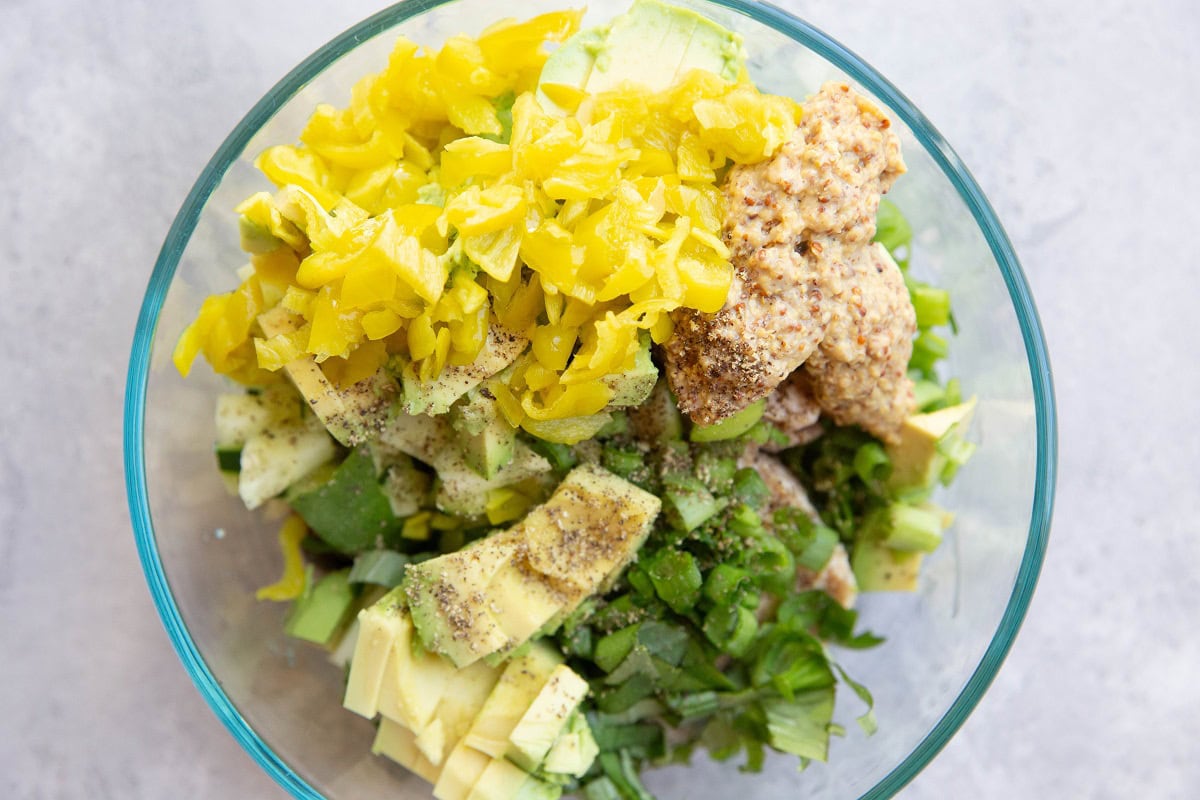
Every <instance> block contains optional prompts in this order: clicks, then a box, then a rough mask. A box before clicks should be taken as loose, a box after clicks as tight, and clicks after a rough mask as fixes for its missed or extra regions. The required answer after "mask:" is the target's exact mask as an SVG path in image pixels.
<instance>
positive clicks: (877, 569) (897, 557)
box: [850, 540, 925, 592]
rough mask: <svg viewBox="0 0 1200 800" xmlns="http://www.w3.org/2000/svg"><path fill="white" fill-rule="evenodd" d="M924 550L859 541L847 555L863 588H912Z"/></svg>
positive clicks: (886, 590)
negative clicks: (904, 548)
mask: <svg viewBox="0 0 1200 800" xmlns="http://www.w3.org/2000/svg"><path fill="white" fill-rule="evenodd" d="M924 557H925V554H924V553H918V552H902V551H899V550H893V549H891V548H890V547H888V546H887V545H885V544H883V543H882V542H877V541H873V540H865V541H860V542H858V543H857V544H856V545H855V546H854V555H853V556H851V558H850V563H851V568H852V569H853V570H854V579H855V581H856V582H857V583H858V588H859V591H863V592H915V591H916V590H917V578H918V576H919V575H920V572H921V559H923V558H924Z"/></svg>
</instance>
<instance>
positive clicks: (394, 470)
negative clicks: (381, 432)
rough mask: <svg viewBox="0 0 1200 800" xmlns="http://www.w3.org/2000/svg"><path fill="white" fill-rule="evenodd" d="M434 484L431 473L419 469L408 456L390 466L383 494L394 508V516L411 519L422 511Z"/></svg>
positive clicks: (384, 482)
mask: <svg viewBox="0 0 1200 800" xmlns="http://www.w3.org/2000/svg"><path fill="white" fill-rule="evenodd" d="M432 483H433V481H432V479H431V478H430V477H429V473H427V472H424V471H423V470H420V469H417V467H416V466H414V465H413V463H412V459H411V458H409V457H408V456H404V457H403V458H402V459H397V460H394V461H393V463H391V464H389V465H388V467H387V473H386V477H385V478H384V481H383V493H384V495H386V496H387V499H388V503H389V504H390V505H391V507H392V514H393V515H394V516H396V517H411V516H412V515H413V514H416V513H417V512H418V511H420V510H421V507H422V506H424V505H425V501H426V500H427V499H428V495H429V488H430V485H431V484H432Z"/></svg>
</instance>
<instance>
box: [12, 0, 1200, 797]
mask: <svg viewBox="0 0 1200 800" xmlns="http://www.w3.org/2000/svg"><path fill="white" fill-rule="evenodd" d="M783 5H785V6H786V7H788V8H789V9H790V10H792V11H795V12H797V13H799V14H800V15H802V16H804V17H807V18H808V19H809V20H811V21H812V22H814V23H815V24H817V25H818V26H819V27H822V28H824V29H825V30H826V31H828V32H829V33H831V34H832V35H833V36H835V37H836V38H838V39H840V40H841V41H842V42H844V43H845V44H847V45H848V46H849V47H850V48H851V49H853V50H855V51H857V52H858V53H860V54H861V55H863V56H864V57H865V58H866V59H867V60H868V61H869V62H871V63H872V64H874V65H875V66H876V67H878V68H879V69H880V70H881V71H882V72H883V73H884V74H885V75H887V76H889V77H890V78H891V79H892V81H893V82H895V83H896V84H897V85H898V86H899V87H900V88H901V89H902V90H903V91H904V92H906V93H907V94H908V96H909V97H910V98H912V100H913V101H914V102H915V103H916V104H917V106H918V107H920V108H921V109H923V110H924V111H925V113H926V114H927V115H928V117H929V118H930V119H931V120H933V122H934V124H935V125H937V126H938V127H939V128H940V129H941V131H942V132H943V133H944V134H945V135H946V137H947V139H948V140H949V141H950V142H951V143H952V144H953V146H954V147H955V148H956V149H957V150H958V152H959V153H960V154H961V155H962V157H963V159H964V161H965V162H966V163H967V165H968V166H969V167H970V168H971V169H972V171H973V172H974V174H975V176H976V177H977V178H978V180H979V182H980V184H982V186H983V188H984V190H985V191H986V192H987V194H988V195H989V197H990V198H991V200H992V203H993V204H994V205H995V207H996V209H997V211H998V212H999V215H1000V218H1001V219H1002V220H1003V222H1004V224H1005V225H1006V226H1007V229H1008V232H1009V233H1010V235H1011V236H1012V238H1013V240H1014V242H1015V245H1016V248H1017V251H1018V253H1019V254H1020V256H1021V258H1022V260H1023V262H1024V265H1025V269H1026V271H1027V273H1028V276H1029V280H1030V282H1031V284H1032V286H1033V289H1034V293H1035V296H1036V298H1037V301H1038V305H1039V308H1040V310H1041V314H1042V319H1043V321H1044V323H1045V326H1046V331H1047V336H1048V339H1049V343H1050V349H1051V354H1052V357H1053V363H1054V367H1055V377H1056V381H1057V390H1058V399H1059V413H1060V420H1061V446H1062V456H1061V464H1060V465H1061V479H1060V481H1059V494H1058V506H1057V508H1058V510H1057V514H1056V519H1055V526H1054V530H1053V535H1052V538H1051V545H1050V552H1049V557H1048V560H1047V562H1046V567H1045V570H1044V573H1043V577H1042V581H1041V585H1040V587H1039V589H1038V592H1037V595H1036V597H1035V600H1034V603H1033V606H1032V608H1031V609H1030V614H1029V618H1028V621H1027V622H1026V624H1025V627H1024V629H1023V631H1022V633H1021V635H1020V637H1019V638H1018V640H1017V642H1016V645H1015V647H1014V649H1013V651H1012V654H1011V656H1010V657H1009V660H1008V662H1007V664H1006V665H1005V667H1004V669H1003V670H1002V671H1001V673H1000V675H999V677H998V679H997V680H996V682H995V684H994V686H993V687H992V689H991V691H990V692H989V693H988V695H987V696H986V697H985V698H984V700H983V702H982V703H981V704H980V706H979V708H978V710H977V711H976V712H975V713H974V715H973V716H972V717H971V718H970V720H969V721H968V722H967V723H966V725H965V726H964V727H963V729H962V731H961V732H960V733H959V734H958V735H957V736H956V737H955V738H954V739H953V740H952V741H951V743H950V744H949V746H947V747H946V749H945V751H944V752H943V753H942V754H941V756H940V757H939V758H937V759H936V760H935V761H934V762H933V764H932V765H931V766H929V767H928V768H927V769H926V770H925V771H924V772H923V773H922V774H921V775H920V776H919V777H918V778H917V779H916V780H915V781H914V782H913V783H912V784H911V785H910V787H909V788H908V789H906V790H905V791H904V792H903V794H902V796H903V797H904V798H906V800H925V799H927V798H946V797H951V798H959V797H971V798H979V799H980V800H1008V799H1009V798H1060V797H1087V798H1125V797H1135V796H1136V797H1146V798H1194V797H1200V759H1197V758H1196V756H1197V755H1198V754H1200V745H1198V744H1197V742H1200V713H1198V712H1200V688H1198V686H1200V682H1198V681H1197V672H1198V670H1200V643H1198V642H1200V637H1198V636H1197V635H1196V631H1195V623H1196V622H1197V621H1198V619H1200V614H1198V613H1197V609H1198V607H1200V606H1198V603H1197V595H1198V594H1200V568H1198V567H1197V564H1198V563H1200V525H1198V524H1197V520H1198V519H1200V500H1198V499H1197V498H1198V492H1197V486H1196V476H1197V475H1198V474H1200V471H1198V470H1197V466H1196V462H1197V458H1198V457H1200V444H1198V442H1197V436H1196V433H1195V430H1196V415H1197V412H1198V411H1200V409H1198V404H1197V400H1196V398H1197V394H1198V392H1200V378H1198V374H1200V370H1198V368H1197V363H1196V358H1197V350H1198V349H1200V347H1198V346H1200V336H1198V334H1197V308H1196V306H1197V305H1200V303H1198V301H1200V290H1198V289H1197V283H1196V277H1195V275H1196V272H1197V269H1198V264H1197V261H1198V259H1197V258H1196V256H1195V253H1196V247H1195V245H1194V244H1192V239H1193V238H1194V237H1195V234H1196V232H1197V229H1198V228H1200V215H1198V214H1197V203H1196V199H1195V187H1196V186H1197V185H1198V184H1200V170H1198V168H1197V158H1198V155H1200V151H1198V149H1197V146H1196V144H1197V139H1198V136H1197V127H1198V123H1200V113H1198V112H1197V103H1198V102H1200V91H1198V90H1200V50H1198V49H1197V42H1198V41H1200V11H1198V10H1197V6H1196V5H1195V4H1194V3H1193V2H1192V1H1191V0H1159V2H1153V0H1152V1H1151V2H1145V3H1142V2H1119V1H1115V0H1086V2H1085V1H1084V0H1016V1H1015V2H995V3H991V4H984V3H973V2H972V3H964V2H962V1H961V0H908V1H907V2H904V3H896V2H893V1H892V0H860V2H857V3H846V2H833V1H832V0H808V1H807V2H788V3H783ZM284 9H285V6H284V4H279V3H265V2H246V1H245V0H241V1H240V2H235V0H208V1H206V2H203V3H162V2H149V1H148V0H121V2H116V1H115V0H114V1H112V2H83V1H82V0H79V1H73V0H39V1H38V2H33V0H0V225H3V229H2V230H0V380H2V381H3V387H4V388H3V391H2V392H0V796H3V797H5V798H9V797H16V798H58V797H71V798H74V797H79V798H84V797H87V798H95V799H96V800H100V798H109V797H112V798H116V797H120V798H129V799H130V800H132V799H134V798H158V797H181V798H182V797H239V798H240V797H264V798H278V797H281V796H282V791H281V790H279V789H278V788H277V787H276V786H275V785H274V784H273V783H272V782H271V781H270V780H269V779H268V778H267V777H266V776H265V775H264V774H263V773H262V772H261V771H260V770H259V768H258V767H256V766H255V765H254V764H253V763H252V762H251V760H250V758H249V757H248V756H247V755H246V754H245V753H243V752H242V751H241V750H240V748H239V747H238V746H237V745H236V744H235V743H234V741H233V739H232V738H231V737H230V736H229V735H228V734H227V733H226V732H225V731H224V729H223V728H222V727H221V726H220V724H219V723H218V722H217V720H216V719H215V718H214V716H213V715H212V714H211V713H210V712H209V711H208V709H207V708H206V707H205V706H204V703H203V701H202V700H201V699H200V697H199V695H198V694H197V693H196V691H195V690H194V689H193V687H192V685H191V683H190V681H189V680H188V678H187V676H186V675H185V673H184V671H183V669H182V667H181V666H180V665H179V663H178V662H177V660H176V658H175V656H174V654H173V653H172V651H171V648H170V646H169V644H168V641H167V637H166V634H165V633H164V631H163V629H162V626H161V625H160V623H159V621H158V618H157V616H156V615H155V612H154V609H153V607H152V605H151V601H150V596H149V593H148V591H147V589H146V587H145V585H144V582H143V579H142V575H141V570H140V568H139V566H138V563H137V558H136V554H135V550H134V545H133V538H132V536H131V534H130V530H129V522H128V517H127V512H126V509H125V501H124V489H123V484H122V478H121V456H120V440H121V431H120V419H121V404H122V389H123V381H124V372H125V365H126V359H127V354H128V349H129V344H130V340H131V337H132V334H133V323H134V318H135V315H136V311H137V308H138V304H139V303H140V300H141V294H142V291H143V289H144V287H145V282H146V279H147V277H148V274H149V271H150V267H151V265H152V263H153V261H154V257H155V255H156V253H157V250H158V247H159V245H160V243H161V241H162V239H163V237H164V236H165V234H166V230H167V227H168V225H169V224H170V221H171V219H172V217H173V215H174V214H175V211H176V210H177V209H178V207H179V205H180V203H181V202H182V200H183V198H184V195H185V194H186V192H187V190H188V188H189V187H190V186H191V184H192V182H193V180H194V179H195V178H196V176H197V175H198V173H199V171H200V169H201V167H202V166H203V164H204V163H205V161H206V160H207V159H208V157H209V155H210V154H211V153H212V152H213V150H214V149H215V148H216V147H217V145H218V144H219V143H220V142H221V140H222V139H223V138H224V137H225V135H226V134H227V133H228V132H229V131H230V129H231V128H232V127H233V126H234V125H235V124H236V122H237V121H238V119H239V118H240V117H241V116H242V115H243V114H244V113H245V112H246V111H247V110H248V109H249V108H250V106H251V105H252V104H253V103H254V101H255V100H256V99H257V98H258V97H259V96H260V95H261V94H262V93H263V92H264V91H265V90H266V89H267V88H269V87H270V86H271V85H272V84H273V83H274V82H275V81H276V80H278V79H279V78H280V77H282V76H283V74H284V73H285V72H286V71H287V70H288V69H289V68H290V67H291V66H292V65H293V64H295V63H296V62H297V61H298V60H299V59H301V58H302V57H303V56H305V55H306V54H308V53H309V52H310V51H312V50H313V49H314V48H316V47H317V46H318V45H320V44H322V43H323V42H325V41H326V40H327V39H329V38H330V37H331V36H332V35H333V34H334V33H336V32H338V31H340V30H342V29H343V28H345V27H347V26H348V25H350V24H351V23H353V22H355V21H357V20H358V19H360V18H362V17H364V16H366V15H368V14H369V13H371V12H373V11H375V10H377V5H376V3H373V2H370V0H345V1H344V2H340V3H328V2H324V3H319V2H313V1H312V0H293V1H292V2H290V3H288V4H286V10H284Z"/></svg>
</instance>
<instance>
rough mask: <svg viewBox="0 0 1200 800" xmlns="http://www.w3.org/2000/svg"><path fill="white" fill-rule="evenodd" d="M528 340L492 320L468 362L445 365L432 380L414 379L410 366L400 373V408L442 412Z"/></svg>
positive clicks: (513, 357) (508, 361) (502, 365)
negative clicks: (456, 365)
mask: <svg viewBox="0 0 1200 800" xmlns="http://www.w3.org/2000/svg"><path fill="white" fill-rule="evenodd" d="M528 343H529V340H528V339H526V338H525V337H524V336H522V335H520V334H519V333H516V332H515V331H510V330H508V329H507V328H505V327H504V326H502V325H500V324H499V323H497V322H495V321H493V322H492V325H491V327H490V328H489V329H488V336H487V340H486V341H485V342H484V344H483V348H482V349H481V350H480V351H479V355H478V356H476V357H475V360H474V361H472V362H471V363H470V364H467V365H465V366H461V367H455V366H447V367H446V368H444V369H443V370H442V373H441V374H440V375H438V376H437V377H436V378H434V379H433V380H432V381H429V382H427V383H423V382H421V381H420V380H418V378H417V376H416V374H415V373H414V371H413V369H412V366H411V365H409V366H406V367H405V368H404V370H403V373H402V375H401V380H402V382H403V384H404V392H403V402H404V410H405V411H407V412H408V413H409V414H432V415H437V414H445V413H446V412H447V411H449V410H450V406H452V405H454V402H455V401H456V400H458V398H460V397H462V396H463V395H464V394H466V393H467V392H468V391H469V390H471V389H473V388H474V387H476V386H478V385H479V384H480V383H482V382H483V381H484V380H486V379H487V378H490V377H492V376H493V375H495V374H496V373H497V372H499V371H500V370H502V369H504V368H505V367H507V366H508V365H509V364H511V363H512V362H513V361H515V360H516V358H517V356H519V355H521V351H523V350H524V349H525V345H527V344H528Z"/></svg>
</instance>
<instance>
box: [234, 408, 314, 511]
mask: <svg viewBox="0 0 1200 800" xmlns="http://www.w3.org/2000/svg"><path fill="white" fill-rule="evenodd" d="M335 455H337V447H336V446H335V445H334V443H333V440H332V439H330V438H329V435H328V434H326V433H325V431H323V430H319V429H318V428H317V427H316V426H315V425H308V424H303V423H297V424H292V425H288V426H284V427H280V428H275V429H273V430H268V431H265V432H263V433H260V434H258V435H256V436H252V437H250V439H249V440H248V441H247V442H246V444H245V446H244V447H243V448H242V458H241V467H242V469H241V472H239V473H238V494H239V495H240V496H241V498H242V502H243V503H245V504H246V508H250V509H254V508H258V507H259V506H260V505H262V504H263V503H265V502H266V501H267V500H270V499H271V498H272V497H275V496H276V495H278V494H280V493H282V492H283V491H284V490H285V489H287V488H288V487H289V486H291V485H292V484H293V483H296V482H297V481H299V480H300V479H301V478H303V477H304V476H306V475H308V474H309V473H310V472H312V471H313V470H315V469H316V468H317V467H319V466H321V465H322V464H324V463H326V462H328V461H331V460H332V459H333V457H334V456H335Z"/></svg>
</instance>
